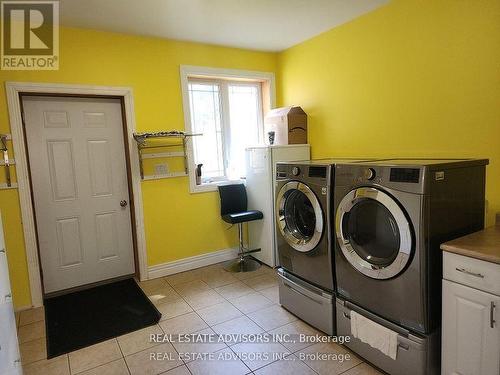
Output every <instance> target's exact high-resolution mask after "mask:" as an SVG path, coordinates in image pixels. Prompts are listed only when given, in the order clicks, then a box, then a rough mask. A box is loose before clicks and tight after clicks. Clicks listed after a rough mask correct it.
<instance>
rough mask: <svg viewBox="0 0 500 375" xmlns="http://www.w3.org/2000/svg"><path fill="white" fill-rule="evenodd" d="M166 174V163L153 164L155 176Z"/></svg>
mask: <svg viewBox="0 0 500 375" xmlns="http://www.w3.org/2000/svg"><path fill="white" fill-rule="evenodd" d="M167 173H168V165H167V163H161V164H155V175H164V174H167Z"/></svg>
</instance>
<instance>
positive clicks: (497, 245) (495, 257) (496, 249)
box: [441, 225, 500, 264]
mask: <svg viewBox="0 0 500 375" xmlns="http://www.w3.org/2000/svg"><path fill="white" fill-rule="evenodd" d="M441 249H442V250H444V251H449V252H451V253H456V254H460V255H464V256H467V257H471V258H476V259H480V260H485V261H487V262H492V263H497V264H500V225H495V226H492V227H489V228H486V229H484V230H481V231H479V232H475V233H472V234H469V235H467V236H464V237H460V238H457V239H454V240H452V241H448V242H445V243H443V244H442V245H441Z"/></svg>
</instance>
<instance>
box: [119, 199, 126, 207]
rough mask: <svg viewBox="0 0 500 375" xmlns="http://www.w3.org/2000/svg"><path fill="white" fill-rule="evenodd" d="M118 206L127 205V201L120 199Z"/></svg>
mask: <svg viewBox="0 0 500 375" xmlns="http://www.w3.org/2000/svg"><path fill="white" fill-rule="evenodd" d="M120 206H122V207H127V201H126V200H125V199H124V200H122V201H120Z"/></svg>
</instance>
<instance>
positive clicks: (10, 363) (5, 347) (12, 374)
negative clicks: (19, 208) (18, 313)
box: [0, 215, 22, 375]
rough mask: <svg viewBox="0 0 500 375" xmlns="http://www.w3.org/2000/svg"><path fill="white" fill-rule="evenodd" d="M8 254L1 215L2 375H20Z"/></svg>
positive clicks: (0, 354)
mask: <svg viewBox="0 0 500 375" xmlns="http://www.w3.org/2000/svg"><path fill="white" fill-rule="evenodd" d="M6 253H7V250H6V248H5V241H4V236H3V227H2V218H1V215H0V374H1V375H4V374H5V375H19V374H22V369H21V362H20V355H19V346H18V341H17V331H16V320H15V318H14V308H13V306H12V296H11V289H10V282H9V270H8V267H7V256H6Z"/></svg>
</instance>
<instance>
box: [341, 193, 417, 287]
mask: <svg viewBox="0 0 500 375" xmlns="http://www.w3.org/2000/svg"><path fill="white" fill-rule="evenodd" d="M335 226H336V228H335V229H336V235H337V241H338V243H339V245H340V248H341V250H342V253H343V254H344V256H345V257H346V259H347V261H348V262H349V263H350V264H351V265H352V266H353V267H354V268H356V269H357V270H358V271H359V272H361V273H363V274H364V275H366V276H369V277H371V278H374V279H389V278H391V277H394V276H396V275H398V274H399V273H400V272H401V271H402V270H403V269H404V268H405V267H406V265H407V264H408V262H409V261H410V258H411V252H412V248H413V237H412V235H411V233H412V232H411V226H410V222H409V221H408V219H407V218H406V215H405V214H404V212H403V210H402V209H401V207H400V206H399V205H398V203H397V202H396V201H395V200H394V198H392V197H391V196H390V195H388V194H387V193H385V192H383V191H381V190H379V189H376V188H372V187H361V188H358V189H354V190H351V191H350V192H349V193H348V194H347V195H346V196H345V197H344V198H343V199H342V201H341V202H340V204H339V207H338V209H337V214H336V220H335Z"/></svg>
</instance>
